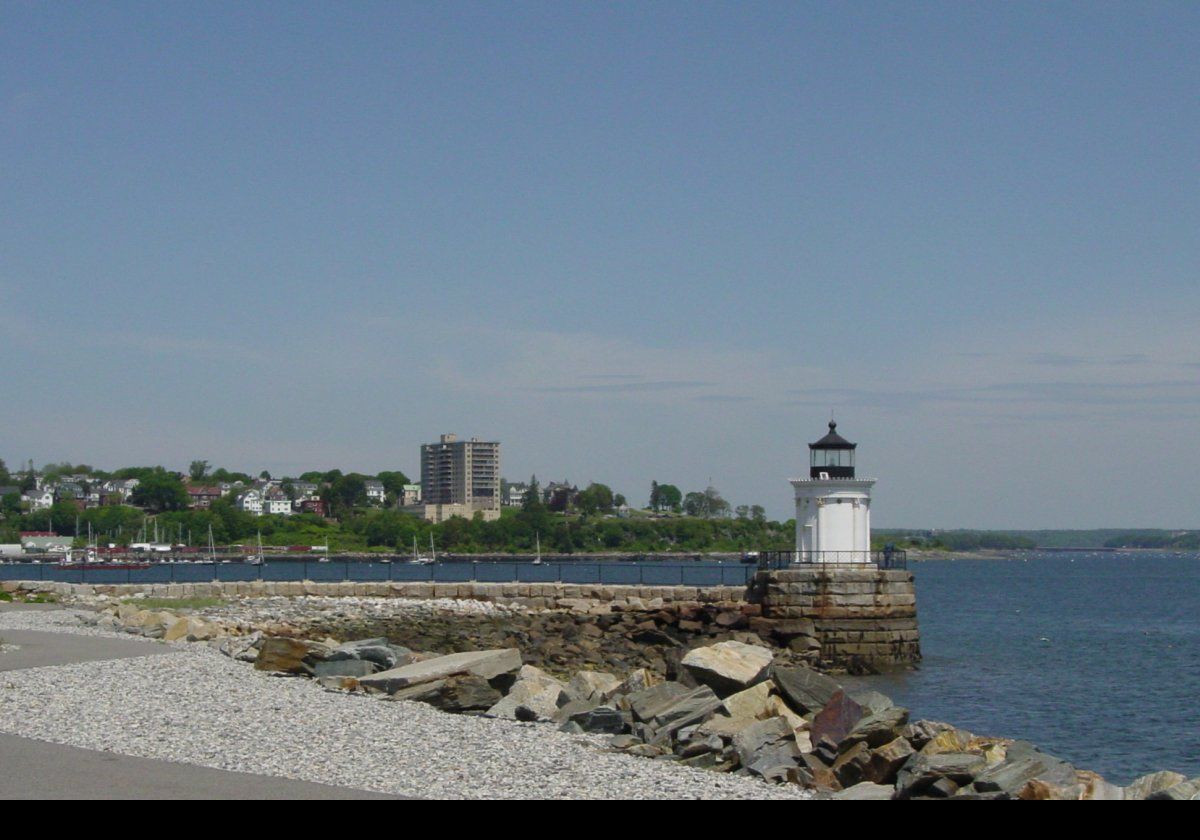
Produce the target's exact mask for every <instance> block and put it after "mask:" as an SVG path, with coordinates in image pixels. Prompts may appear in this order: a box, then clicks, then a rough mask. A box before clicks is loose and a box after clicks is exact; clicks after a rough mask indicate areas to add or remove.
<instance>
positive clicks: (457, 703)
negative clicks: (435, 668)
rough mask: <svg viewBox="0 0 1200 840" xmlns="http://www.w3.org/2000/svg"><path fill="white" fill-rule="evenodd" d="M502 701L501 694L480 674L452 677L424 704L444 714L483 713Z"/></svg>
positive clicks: (426, 699)
mask: <svg viewBox="0 0 1200 840" xmlns="http://www.w3.org/2000/svg"><path fill="white" fill-rule="evenodd" d="M499 699H500V692H499V691H497V690H496V689H494V688H492V687H491V686H490V685H488V681H487V680H486V679H484V678H483V677H481V676H479V675H478V674H462V675H459V676H454V677H450V678H449V679H447V680H446V681H445V683H444V684H443V685H442V687H441V688H440V689H438V691H437V692H435V693H434V694H432V695H431V696H429V697H427V698H425V699H424V702H426V703H428V704H429V705H431V706H433V707H434V708H437V709H441V710H442V711H443V712H456V713H462V712H481V711H484V710H485V709H490V708H491V707H492V706H494V705H495V704H496V701H497V700H499Z"/></svg>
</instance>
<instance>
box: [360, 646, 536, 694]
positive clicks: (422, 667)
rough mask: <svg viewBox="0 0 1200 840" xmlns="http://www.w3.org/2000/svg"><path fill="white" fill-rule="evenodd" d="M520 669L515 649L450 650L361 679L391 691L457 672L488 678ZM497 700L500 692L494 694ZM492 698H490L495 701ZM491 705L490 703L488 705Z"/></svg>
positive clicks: (367, 685) (377, 687)
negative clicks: (444, 653)
mask: <svg viewBox="0 0 1200 840" xmlns="http://www.w3.org/2000/svg"><path fill="white" fill-rule="evenodd" d="M520 668H521V652H520V651H519V650H517V649H516V648H504V649H501V650H481V651H470V652H467V653H452V654H450V655H449V656H439V657H436V658H434V659H426V660H424V661H422V662H413V663H411V664H409V665H401V666H400V667H399V668H391V669H389V670H387V671H381V672H379V673H378V674H374V675H372V676H370V677H366V678H364V679H362V680H360V682H361V683H362V685H364V686H366V687H367V688H373V689H377V690H379V691H384V692H387V693H388V694H394V693H395V692H397V691H399V690H400V689H402V688H409V687H410V686H414V685H420V684H421V683H427V682H434V681H436V680H444V679H446V678H448V677H452V676H456V675H459V674H471V675H473V676H477V677H482V678H483V679H485V680H490V679H492V678H494V677H497V676H500V675H501V674H508V673H512V672H515V671H517V670H519V669H520ZM496 699H497V700H498V699H499V695H498V694H497V698H496ZM494 702H495V701H493V703H494ZM489 705H491V704H489Z"/></svg>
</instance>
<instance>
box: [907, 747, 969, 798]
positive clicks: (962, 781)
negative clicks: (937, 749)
mask: <svg viewBox="0 0 1200 840" xmlns="http://www.w3.org/2000/svg"><path fill="white" fill-rule="evenodd" d="M985 767H987V761H986V760H985V759H984V757H983V756H981V755H975V754H973V753H934V754H932V755H927V754H925V753H917V754H916V755H914V756H913V757H912V758H910V759H909V760H908V761H907V762H905V764H904V766H903V767H902V768H900V772H899V774H897V776H896V798H897V799H909V798H911V797H914V796H922V795H926V794H931V795H941V796H947V795H950V794H952V793H953V792H954V791H956V790H957V789H958V788H959V787H962V786H964V785H968V784H970V783H971V782H972V781H973V780H974V779H975V777H976V776H977V775H979V774H980V773H981V772H983V770H984V768H985ZM943 781H945V782H947V783H948V784H944V785H939V786H938V787H937V789H935V790H934V789H932V788H933V787H934V785H936V784H938V783H939V782H943ZM951 785H952V786H953V787H951Z"/></svg>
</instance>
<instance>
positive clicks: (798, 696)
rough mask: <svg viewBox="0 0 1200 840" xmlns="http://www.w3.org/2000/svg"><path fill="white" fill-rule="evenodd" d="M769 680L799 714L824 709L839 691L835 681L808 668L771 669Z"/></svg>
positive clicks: (839, 687)
mask: <svg viewBox="0 0 1200 840" xmlns="http://www.w3.org/2000/svg"><path fill="white" fill-rule="evenodd" d="M771 680H772V681H773V682H774V683H775V686H776V687H777V688H778V689H779V693H780V694H781V695H782V696H783V697H784V698H785V699H786V700H787V701H788V703H790V704H791V706H792V708H794V709H795V710H796V711H798V712H800V713H801V714H805V713H808V712H817V711H820V710H821V709H823V708H825V706H826V705H827V704H828V703H829V701H830V699H831V698H832V697H833V695H834V694H836V693H837V692H839V691H841V689H842V687H841V686H840V685H838V683H837V680H834V679H832V678H831V677H827V676H825V675H824V674H818V673H817V672H816V671H813V670H812V669H810V668H781V667H775V668H773V669H771Z"/></svg>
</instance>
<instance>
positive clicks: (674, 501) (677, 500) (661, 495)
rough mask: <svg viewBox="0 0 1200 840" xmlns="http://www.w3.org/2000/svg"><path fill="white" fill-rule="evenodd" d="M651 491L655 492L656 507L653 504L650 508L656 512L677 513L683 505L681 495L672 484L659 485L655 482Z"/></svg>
mask: <svg viewBox="0 0 1200 840" xmlns="http://www.w3.org/2000/svg"><path fill="white" fill-rule="evenodd" d="M651 490H652V491H653V490H657V491H658V494H657V502H658V503H657V505H655V504H654V503H653V502H652V503H651V505H650V507H651V508H653V509H654V510H656V511H663V510H670V511H675V512H676V513H678V512H679V509H680V506H681V505H682V504H683V493H681V492H680V490H679V488H678V487H676V486H675V485H674V484H659V483H657V482H655V483H654V484H653V485H652V486H651Z"/></svg>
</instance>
